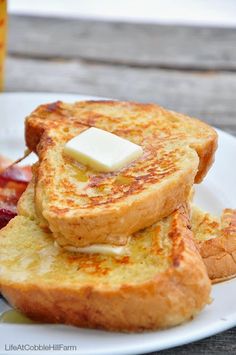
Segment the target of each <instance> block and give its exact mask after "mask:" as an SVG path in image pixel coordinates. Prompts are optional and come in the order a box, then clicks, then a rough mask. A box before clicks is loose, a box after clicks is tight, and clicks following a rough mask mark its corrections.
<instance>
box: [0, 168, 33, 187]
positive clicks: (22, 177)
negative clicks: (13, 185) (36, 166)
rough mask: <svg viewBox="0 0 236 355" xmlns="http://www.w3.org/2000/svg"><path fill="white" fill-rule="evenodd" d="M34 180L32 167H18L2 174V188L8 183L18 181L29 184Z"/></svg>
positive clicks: (5, 170)
mask: <svg viewBox="0 0 236 355" xmlns="http://www.w3.org/2000/svg"><path fill="white" fill-rule="evenodd" d="M31 178H32V173H31V168H30V166H24V167H19V166H16V165H13V166H10V167H9V168H6V169H4V170H3V171H2V172H1V173H0V186H1V185H2V184H4V182H6V181H17V182H24V183H28V182H29V181H30V180H31Z"/></svg>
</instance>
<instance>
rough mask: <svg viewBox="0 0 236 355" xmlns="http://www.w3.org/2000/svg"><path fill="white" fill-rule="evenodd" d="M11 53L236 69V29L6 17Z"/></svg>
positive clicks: (185, 67)
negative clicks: (8, 22)
mask: <svg viewBox="0 0 236 355" xmlns="http://www.w3.org/2000/svg"><path fill="white" fill-rule="evenodd" d="M9 29H10V31H9V52H10V53H12V54H13V53H14V54H17V55H23V56H25V55H29V56H32V55H33V56H36V57H40V58H48V57H60V58H76V59H78V58H80V59H84V60H95V61H96V62H97V61H100V62H106V63H107V62H109V63H111V62H112V63H113V64H116V63H118V64H120V63H123V64H126V65H139V66H144V67H150V66H154V67H164V68H175V69H176V68H182V69H197V70H198V69H200V68H201V69H211V70H213V69H214V70H216V69H220V70H235V69H236V46H235V40H236V29H228V28H226V29H224V28H202V27H188V26H161V25H151V24H129V23H117V22H102V21H91V20H90V21H89V20H72V19H70V20H68V19H61V18H60V19H57V18H37V17H25V16H12V17H10V26H9Z"/></svg>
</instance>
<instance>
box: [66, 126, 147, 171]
mask: <svg viewBox="0 0 236 355" xmlns="http://www.w3.org/2000/svg"><path fill="white" fill-rule="evenodd" d="M64 152H65V153H66V154H68V155H70V156H71V157H72V158H73V159H75V160H77V161H78V162H80V163H82V164H84V165H87V166H89V167H90V168H92V169H94V170H97V171H101V172H112V171H116V170H119V169H122V168H124V167H125V166H127V165H128V164H129V163H131V162H132V161H134V160H135V159H137V158H139V157H140V156H141V155H142V154H143V149H142V147H141V146H139V145H137V144H134V143H132V142H130V141H128V140H126V139H124V138H121V137H118V136H117V135H115V134H112V133H110V132H107V131H104V130H102V129H99V128H95V127H92V128H89V129H87V130H86V131H84V132H82V133H81V134H80V135H78V136H76V137H74V138H72V139H71V140H70V141H69V142H67V143H66V145H65V147H64Z"/></svg>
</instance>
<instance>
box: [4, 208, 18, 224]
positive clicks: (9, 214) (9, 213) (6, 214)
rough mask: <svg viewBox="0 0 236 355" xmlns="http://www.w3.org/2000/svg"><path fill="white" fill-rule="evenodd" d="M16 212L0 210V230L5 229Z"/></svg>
mask: <svg viewBox="0 0 236 355" xmlns="http://www.w3.org/2000/svg"><path fill="white" fill-rule="evenodd" d="M16 214H17V213H16V212H13V211H11V210H6V209H5V208H0V229H1V228H3V227H5V226H6V225H7V223H8V222H9V221H10V220H11V219H12V218H14V217H15V216H16Z"/></svg>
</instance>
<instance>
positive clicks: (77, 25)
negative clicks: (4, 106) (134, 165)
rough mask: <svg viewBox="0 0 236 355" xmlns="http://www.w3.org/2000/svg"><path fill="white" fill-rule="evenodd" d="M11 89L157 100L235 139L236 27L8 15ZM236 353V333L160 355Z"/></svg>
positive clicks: (228, 332) (8, 73)
mask: <svg viewBox="0 0 236 355" xmlns="http://www.w3.org/2000/svg"><path fill="white" fill-rule="evenodd" d="M9 22H10V24H9V25H10V26H9V56H8V60H7V78H6V91H31V92H32V91H50V92H67V93H78V94H88V95H97V96H104V97H113V98H118V99H123V100H138V101H143V102H156V103H159V104H160V105H163V106H165V107H168V108H170V109H173V110H176V111H180V112H183V113H186V114H188V115H192V116H195V117H199V118H201V119H203V120H205V121H207V122H209V123H210V124H213V125H214V126H216V127H219V128H221V129H224V130H226V131H228V132H230V133H232V134H234V135H236V29H217V28H198V27H186V26H159V25H150V24H125V23H108V22H96V21H85V20H69V19H55V18H54V19H51V18H50V19H49V18H37V17H18V16H12V17H10V21H9ZM223 353H227V354H236V328H235V329H231V330H229V331H227V332H224V333H222V334H219V335H217V336H214V337H211V338H208V339H206V340H203V341H199V342H196V343H193V344H190V345H186V346H182V347H178V348H176V349H171V350H167V351H162V352H160V353H159V354H165V355H174V354H175V355H176V354H191V355H193V354H223Z"/></svg>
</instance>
